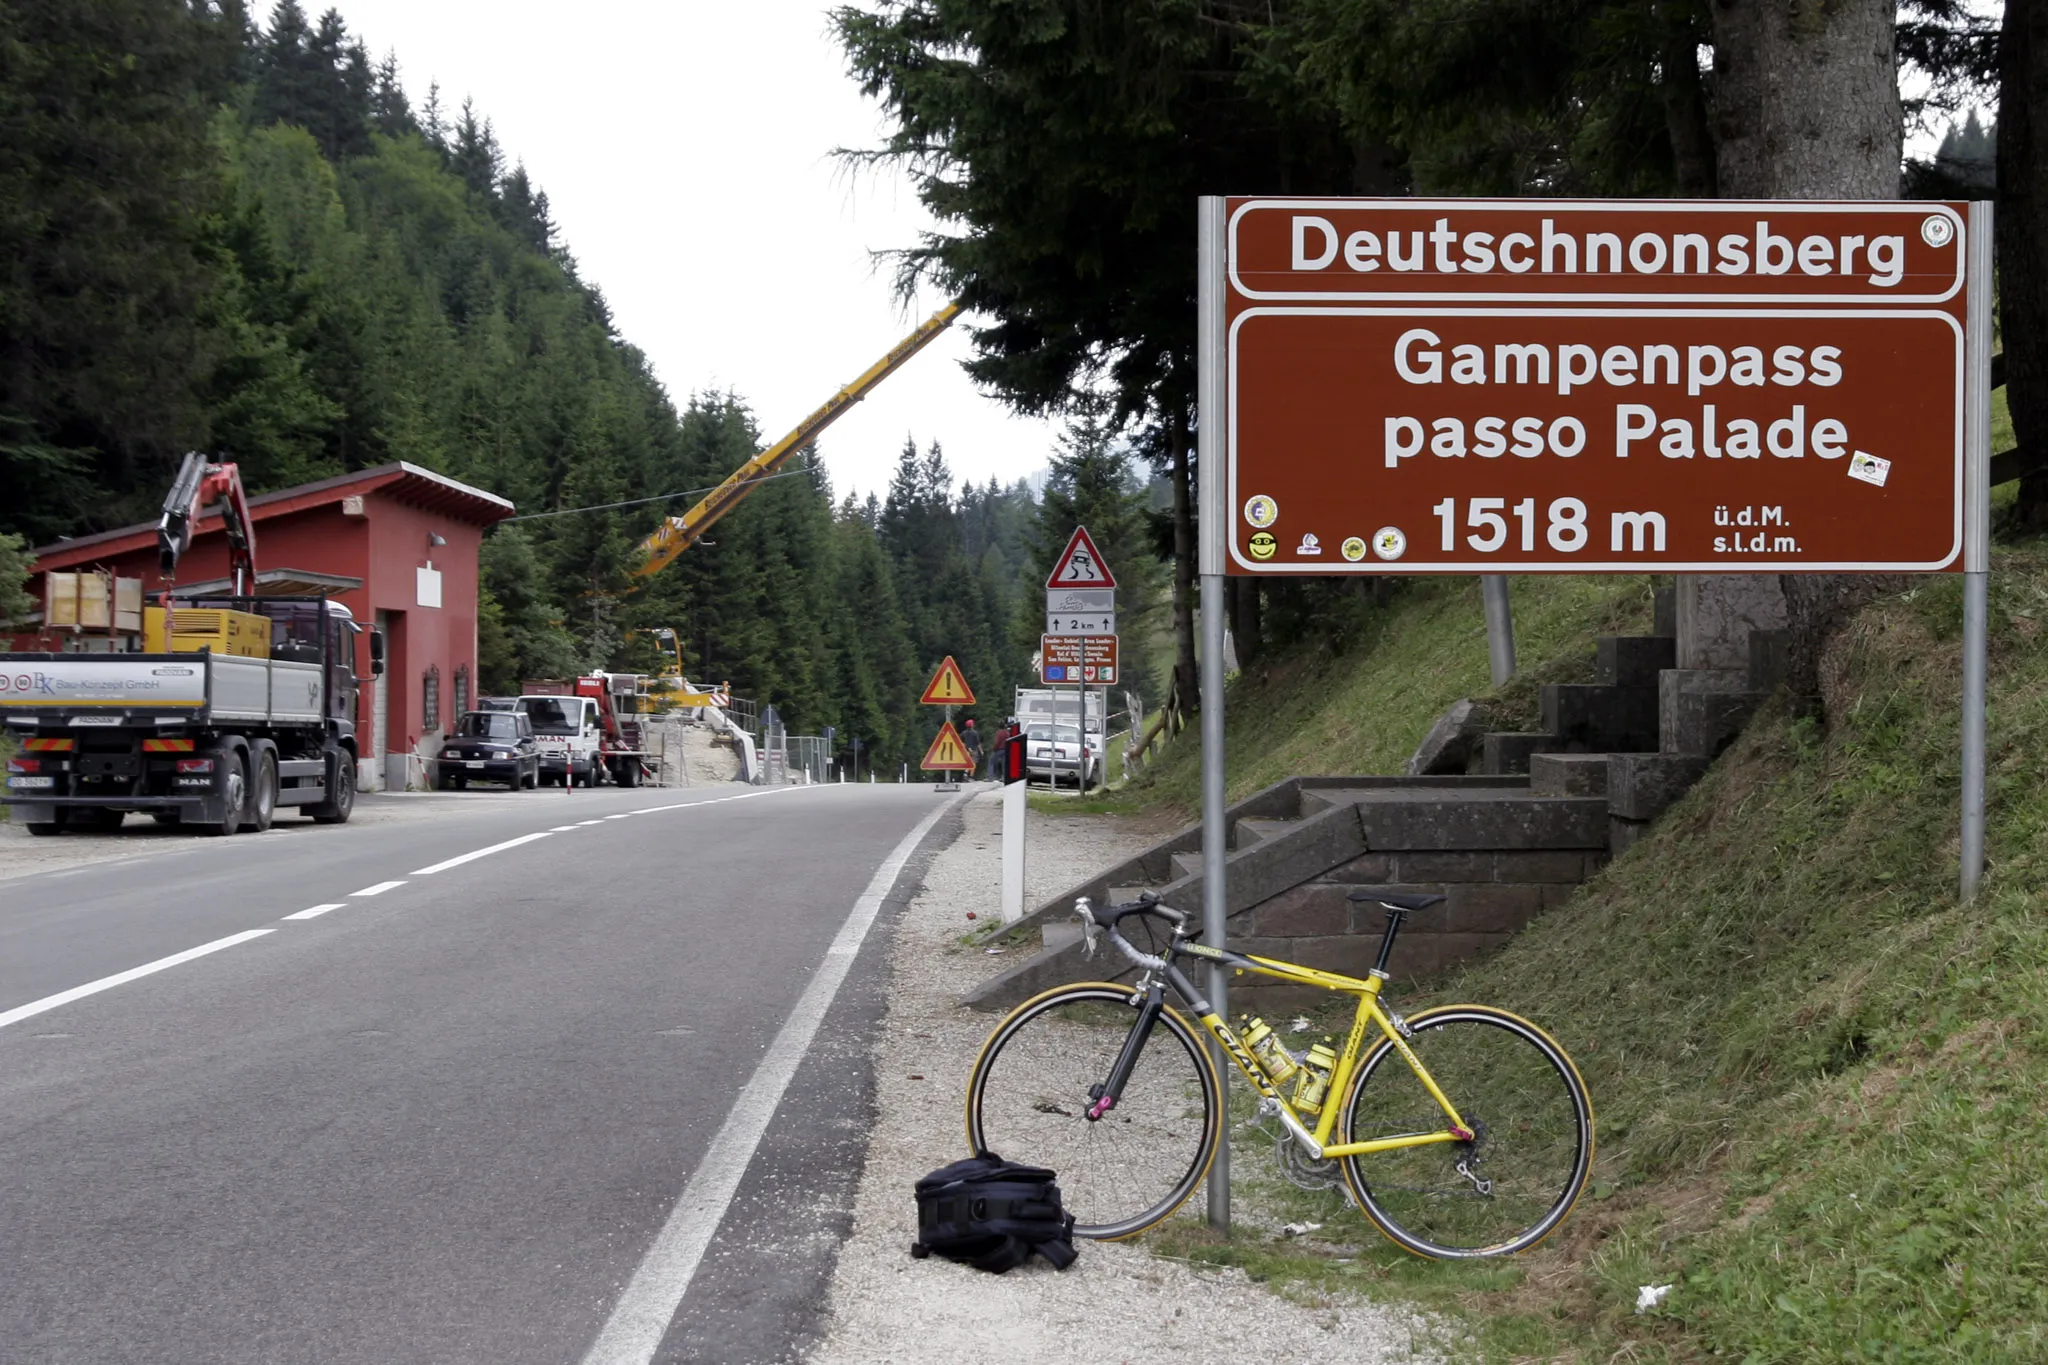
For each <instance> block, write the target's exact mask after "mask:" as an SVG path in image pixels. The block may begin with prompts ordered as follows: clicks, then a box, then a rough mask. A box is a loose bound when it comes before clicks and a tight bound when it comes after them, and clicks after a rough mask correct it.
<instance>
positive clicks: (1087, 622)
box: [1045, 611, 1116, 635]
mask: <svg viewBox="0 0 2048 1365" xmlns="http://www.w3.org/2000/svg"><path fill="white" fill-rule="evenodd" d="M1045 633H1046V634H1048V635H1114V634H1116V613H1115V612H1113V611H1071V612H1067V611H1063V612H1051V611H1049V612H1047V613H1046V614H1045Z"/></svg>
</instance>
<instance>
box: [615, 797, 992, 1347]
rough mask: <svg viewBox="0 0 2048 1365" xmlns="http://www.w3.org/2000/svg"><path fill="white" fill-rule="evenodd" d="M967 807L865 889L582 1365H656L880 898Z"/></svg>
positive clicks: (903, 850)
mask: <svg viewBox="0 0 2048 1365" xmlns="http://www.w3.org/2000/svg"><path fill="white" fill-rule="evenodd" d="M723 799H725V800H733V799H735V798H732V797H726V798H723ZM965 799H966V798H965V796H962V797H960V798H957V799H956V800H955V801H947V802H945V803H943V804H942V805H940V806H939V807H938V808H937V809H935V810H933V811H932V812H931V813H930V814H929V815H927V816H925V817H924V819H922V820H920V821H918V824H917V828H916V829H913V830H912V831H910V833H909V834H907V835H905V836H904V839H903V842H901V843H899V844H897V845H896V848H895V850H894V851H893V852H891V853H890V854H889V860H888V861H887V862H885V863H883V864H882V866H881V868H880V870H878V871H877V872H876V873H875V876H874V880H872V881H870V882H869V883H868V887H867V890H865V891H863V892H861V894H860V899H859V900H857V901H855V902H854V903H853V910H852V912H851V913H849V914H848V915H847V917H846V922H845V923H844V924H842V925H841V926H840V928H839V933H838V935H837V936H836V937H835V938H834V939H833V940H832V946H831V947H830V948H828V949H826V951H825V960H824V962H822V963H820V964H819V966H818V973H817V975H816V976H813V977H812V978H811V984H810V985H809V986H808V987H806V988H805V989H804V993H803V997H802V998H801V999H799V1000H798V1001H797V1002H796V1008H795V1009H794V1010H792V1011H791V1012H790V1015H789V1019H788V1020H787V1021H786V1022H785V1023H784V1024H783V1026H782V1031H781V1032H780V1033H777V1034H776V1035H775V1041H774V1042H773V1043H771V1044H769V1046H768V1053H767V1056H765V1057H764V1058H763V1059H762V1061H761V1064H760V1065H759V1066H758V1067H756V1068H755V1069H754V1074H753V1076H752V1077H751V1078H749V1079H748V1081H747V1084H746V1087H745V1089H743V1090H741V1091H740V1097H739V1099H738V1100H737V1101H735V1102H734V1104H733V1107H732V1110H731V1112H730V1113H728V1114H727V1115H726V1117H725V1122H724V1124H723V1125H721V1126H720V1128H719V1130H718V1134H717V1136H716V1137H714V1138H712V1139H711V1146H710V1148H709V1149H707V1150H706V1151H705V1153H704V1160H703V1161H702V1162H701V1163H700V1164H699V1165H698V1167H697V1170H696V1173H695V1174H693V1175H692V1176H691V1177H690V1180H689V1183H688V1184H686V1185H685V1186H683V1192H682V1194H681V1195H679V1196H678V1197H677V1199H676V1202H675V1205H674V1207H672V1208H671V1209H670V1210H669V1214H668V1218H667V1219H666V1220H665V1221H664V1222H663V1223H662V1226H661V1231H660V1232H659V1233H657V1234H655V1238H654V1245H653V1246H651V1247H649V1248H648V1251H647V1255H646V1256H645V1257H644V1258H643V1259H642V1260H641V1262H640V1265H639V1268H638V1269H636V1270H635V1271H634V1272H633V1278H632V1279H631V1280H630V1281H629V1282H628V1283H627V1285H626V1290H625V1292H624V1293H623V1294H621V1295H620V1296H619V1301H618V1302H617V1303H616V1304H614V1305H613V1306H612V1311H611V1316H610V1317H609V1318H607V1319H606V1320H605V1324H604V1328H603V1330H602V1331H600V1332H599V1333H598V1334H597V1340H596V1342H594V1343H593V1344H592V1345H591V1348H590V1350H589V1352H588V1353H587V1354H585V1355H584V1357H583V1365H645V1363H646V1362H648V1361H651V1360H652V1359H653V1358H654V1352H655V1350H656V1349H657V1348H658V1347H659V1346H660V1345H661V1338H662V1334H663V1333H665V1332H666V1331H667V1330H668V1324H669V1320H670V1319H671V1318H673V1317H674V1316H675V1312H676V1308H677V1307H678V1306H679V1305H680V1304H681V1303H682V1301H683V1295H684V1294H685V1293H687V1292H688V1291H689V1288H690V1281H691V1280H692V1279H693V1278H695V1276H696V1274H697V1264H698V1262H700V1261H701V1260H703V1258H704V1249H705V1247H706V1246H708V1245H709V1244H710V1242H711V1234H712V1233H713V1232H715V1231H716V1230H717V1229H718V1224H719V1220H721V1219H722V1218H724V1217H725V1211H726V1208H727V1206H728V1205H730V1204H731V1203H732V1197H733V1194H734V1192H735V1191H737V1190H738V1189H739V1184H740V1179H741V1177H743V1176H744V1175H746V1173H747V1166H748V1163H750V1162H751V1161H753V1159H754V1149H755V1148H756V1147H758V1146H759V1145H760V1142H761V1134H762V1133H763V1132H765V1131H766V1130H767V1127H768V1123H769V1120H770V1119H772V1118H773V1117H774V1116H775V1109H776V1106H777V1105H779V1104H781V1103H782V1096H783V1092H784V1091H786V1090H788V1089H789V1082H790V1078H791V1077H793V1076H795V1075H796V1068H797V1064H798V1063H799V1062H801V1061H802V1060H803V1058H804V1054H805V1053H806V1052H808V1051H809V1050H810V1046H811V1039H812V1038H814V1037H816V1036H817V1032H818V1025H819V1024H820V1023H822V1022H823V1021H824V1018H825V1011H826V1010H828V1009H830V1008H831V1006H832V1000H833V998H834V997H835V996H837V995H838V994H839V985H840V983H841V982H842V981H844V980H845V979H846V973H847V971H848V969H849V968H851V967H852V966H853V959H854V956H855V954H857V953H858V952H859V951H860V945H861V942H862V940H864V939H865V938H866V937H867V933H868V928H869V926H870V925H872V924H873V923H874V922H875V915H876V912H878V911H879V910H880V909H881V908H882V899H883V897H885V896H887V895H888V894H889V888H890V887H892V886H894V885H895V884H896V878H897V875H898V874H899V873H901V872H902V871H903V864H904V863H906V862H908V861H909V860H910V855H911V853H912V852H914V851H915V850H916V848H917V845H918V841H919V840H921V839H923V838H924V836H925V834H926V832H928V831H929V830H930V829H931V827H932V826H933V825H934V824H936V823H938V819H939V817H940V816H941V815H944V814H945V813H946V812H947V811H949V810H951V809H952V808H953V807H954V805H955V804H957V801H958V800H965ZM697 804H707V805H708V804H710V803H708V802H701V803H697Z"/></svg>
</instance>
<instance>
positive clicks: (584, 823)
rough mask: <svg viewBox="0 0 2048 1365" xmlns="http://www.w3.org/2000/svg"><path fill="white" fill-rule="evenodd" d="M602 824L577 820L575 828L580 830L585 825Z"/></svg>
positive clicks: (600, 822)
mask: <svg viewBox="0 0 2048 1365" xmlns="http://www.w3.org/2000/svg"><path fill="white" fill-rule="evenodd" d="M603 823H604V821H602V820H578V821H577V822H576V828H578V829H582V828H583V827H584V826H585V825H601V824H603Z"/></svg>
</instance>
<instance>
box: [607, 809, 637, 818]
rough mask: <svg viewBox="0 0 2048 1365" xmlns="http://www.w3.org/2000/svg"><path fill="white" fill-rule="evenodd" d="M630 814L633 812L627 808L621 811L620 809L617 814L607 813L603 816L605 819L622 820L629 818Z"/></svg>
mask: <svg viewBox="0 0 2048 1365" xmlns="http://www.w3.org/2000/svg"><path fill="white" fill-rule="evenodd" d="M632 814H633V812H632V811H629V810H622V811H620V812H619V813H618V814H617V815H607V816H605V819H607V820H624V819H627V818H629V817H630V816H631V815H632Z"/></svg>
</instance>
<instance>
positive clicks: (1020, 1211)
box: [910, 1152, 1074, 1275]
mask: <svg viewBox="0 0 2048 1365" xmlns="http://www.w3.org/2000/svg"><path fill="white" fill-rule="evenodd" d="M1053 1179H1054V1177H1053V1173H1052V1172H1051V1171H1048V1170H1046V1169H1045V1168H1044V1167H1043V1166H1020V1165H1018V1164H1017V1163H1016V1162H1014V1161H1005V1160H1003V1159H1002V1158H1001V1157H999V1156H997V1155H996V1154H995V1153H994V1152H989V1153H986V1154H985V1155H982V1156H971V1157H968V1158H967V1159H966V1160H965V1161H956V1162H954V1163H953V1164H952V1165H950V1166H941V1167H939V1169H938V1170H936V1171H933V1172H932V1173H931V1174H930V1175H928V1176H926V1177H925V1178H924V1179H922V1180H920V1181H918V1182H917V1240H916V1241H915V1242H913V1243H912V1244H911V1247H910V1254H911V1255H912V1256H916V1257H918V1258H920V1259H922V1258H923V1257H926V1256H929V1255H931V1254H932V1253H933V1252H937V1253H938V1254H939V1255H941V1256H944V1257H946V1258H947V1259H949V1260H954V1261H965V1262H966V1263H967V1264H968V1265H971V1266H973V1267H974V1268H975V1269H976V1270H986V1271H989V1272H991V1273H992V1274H996V1275H1000V1274H1002V1273H1003V1272H1004V1271H1005V1270H1010V1269H1013V1268H1015V1267H1017V1266H1020V1265H1022V1264H1024V1262H1026V1261H1028V1260H1030V1259H1031V1253H1032V1252H1034V1251H1035V1252H1037V1253H1038V1254H1039V1255H1041V1256H1043V1257H1045V1259H1046V1260H1048V1261H1051V1262H1052V1263H1053V1266H1054V1267H1055V1268H1056V1269H1059V1270H1065V1269H1066V1268H1067V1267H1068V1266H1070V1265H1072V1264H1073V1263H1074V1217H1073V1215H1072V1214H1070V1213H1068V1212H1067V1211H1066V1210H1064V1209H1062V1208H1061V1207H1060V1187H1059V1186H1058V1185H1056V1184H1054V1183H1053Z"/></svg>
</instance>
